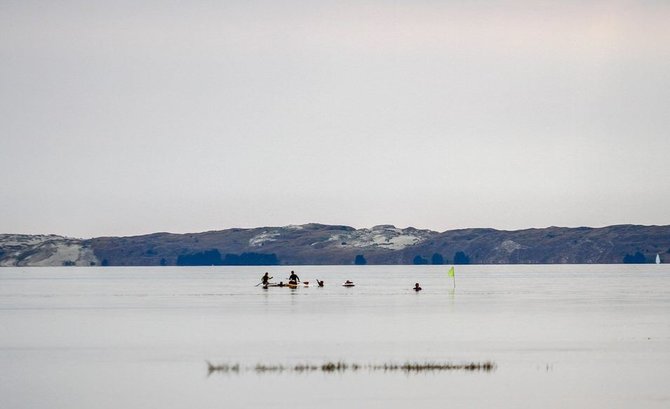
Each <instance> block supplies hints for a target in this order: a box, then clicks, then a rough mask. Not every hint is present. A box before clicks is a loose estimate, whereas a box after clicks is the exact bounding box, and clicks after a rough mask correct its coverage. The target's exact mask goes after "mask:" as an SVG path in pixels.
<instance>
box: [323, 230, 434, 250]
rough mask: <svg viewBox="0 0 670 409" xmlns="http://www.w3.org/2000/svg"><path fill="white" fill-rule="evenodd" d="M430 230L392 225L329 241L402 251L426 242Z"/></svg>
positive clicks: (341, 236)
mask: <svg viewBox="0 0 670 409" xmlns="http://www.w3.org/2000/svg"><path fill="white" fill-rule="evenodd" d="M430 233H431V232H430V231H428V230H416V229H399V228H396V227H395V226H392V225H382V226H375V227H373V228H372V229H359V230H355V231H352V232H347V233H341V234H336V235H333V236H331V237H330V238H329V239H328V240H329V241H338V242H340V245H341V246H343V247H378V248H386V249H389V250H402V249H404V248H406V247H409V246H413V245H415V244H418V243H421V242H422V241H424V240H426V238H427V237H428V236H429V235H430Z"/></svg>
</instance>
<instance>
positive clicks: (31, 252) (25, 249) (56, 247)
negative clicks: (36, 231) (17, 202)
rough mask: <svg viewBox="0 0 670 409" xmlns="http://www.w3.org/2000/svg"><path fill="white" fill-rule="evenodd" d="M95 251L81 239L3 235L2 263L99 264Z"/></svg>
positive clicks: (0, 239) (16, 264) (36, 264)
mask: <svg viewBox="0 0 670 409" xmlns="http://www.w3.org/2000/svg"><path fill="white" fill-rule="evenodd" d="M98 264H99V261H98V259H97V258H96V256H95V254H94V253H93V250H92V249H90V248H89V247H86V246H84V244H83V242H82V241H81V240H78V239H71V238H67V237H62V236H55V235H35V236H28V235H21V234H3V235H0V266H64V265H67V266H90V265H98Z"/></svg>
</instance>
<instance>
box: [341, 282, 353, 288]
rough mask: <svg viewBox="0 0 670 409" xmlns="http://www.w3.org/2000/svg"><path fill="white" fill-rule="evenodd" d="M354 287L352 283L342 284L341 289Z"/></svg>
mask: <svg viewBox="0 0 670 409" xmlns="http://www.w3.org/2000/svg"><path fill="white" fill-rule="evenodd" d="M354 285H355V284H354V283H344V284H342V287H353V286H354Z"/></svg>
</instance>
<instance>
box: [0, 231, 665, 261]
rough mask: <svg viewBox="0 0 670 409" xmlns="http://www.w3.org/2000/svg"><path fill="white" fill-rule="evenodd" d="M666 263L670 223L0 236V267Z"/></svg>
mask: <svg viewBox="0 0 670 409" xmlns="http://www.w3.org/2000/svg"><path fill="white" fill-rule="evenodd" d="M657 253H658V254H660V255H661V259H662V260H663V261H665V260H666V259H667V260H669V261H670V226H637V225H617V226H609V227H602V228H589V227H578V228H565V227H548V228H542V229H526V230H515V231H504V230H494V229H461V230H449V231H445V232H442V233H440V232H436V231H431V230H420V229H415V228H412V227H409V228H405V229H400V228H396V227H394V226H392V225H381V226H375V227H373V228H371V229H355V228H353V227H348V226H332V225H323V224H305V225H299V226H285V227H260V228H253V229H228V230H220V231H209V232H203V233H188V234H172V233H154V234H148V235H142V236H132V237H98V238H94V239H90V240H80V239H74V238H67V237H62V236H55V235H48V236H47V235H32V236H31V235H16V234H2V235H0V265H1V266H60V265H77V266H81V265H86V266H89V265H100V266H107V265H109V266H159V265H166V266H168V265H273V264H284V265H286V264H292V265H318V264H366V263H367V264H468V263H470V264H538V263H543V264H560V263H580V264H588V263H603V264H608V263H623V262H636V263H642V262H653V260H654V259H655V257H656V254H657Z"/></svg>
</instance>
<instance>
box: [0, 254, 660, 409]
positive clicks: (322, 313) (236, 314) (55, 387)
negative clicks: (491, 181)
mask: <svg viewBox="0 0 670 409" xmlns="http://www.w3.org/2000/svg"><path fill="white" fill-rule="evenodd" d="M291 270H295V271H296V273H297V274H298V275H299V276H300V278H301V280H303V281H309V282H310V286H309V287H303V288H297V289H289V288H270V289H267V290H265V289H263V288H262V287H261V286H256V284H258V283H259V281H260V277H261V275H262V274H263V273H264V272H265V271H268V272H270V275H272V276H274V279H273V280H272V281H280V280H282V281H287V277H288V275H289V274H290V271H291ZM316 279H320V280H324V281H325V286H324V287H322V288H319V287H317V286H315V285H314V284H316ZM347 279H349V280H352V281H354V282H355V284H356V286H355V287H352V288H345V287H343V286H342V285H341V284H342V282H344V281H345V280H347ZM416 282H418V283H420V285H421V286H422V287H423V291H421V292H419V293H416V292H414V291H413V290H412V287H413V286H414V284H415V283H416ZM454 284H455V288H454ZM207 361H209V362H211V363H212V364H215V365H219V364H229V365H234V364H237V365H240V368H241V369H240V371H239V372H213V373H209V372H208V366H207ZM338 361H343V362H347V363H350V364H353V363H357V364H361V365H367V364H384V363H397V364H402V363H405V362H418V363H423V362H437V363H443V362H449V363H456V364H458V363H467V362H485V361H491V362H493V363H495V365H496V367H495V370H493V371H428V372H419V373H406V372H402V371H387V372H385V371H369V370H359V371H343V372H334V373H326V372H321V371H313V372H304V373H299V372H294V371H283V372H257V371H255V370H254V367H255V366H256V365H257V364H261V365H284V366H286V367H290V366H292V365H296V364H300V363H310V364H315V365H321V364H322V363H325V362H338ZM669 379H670V267H668V266H667V265H658V266H657V265H552V266H548V265H524V266H520V265H505V266H479V265H470V266H456V276H455V283H454V280H453V279H452V278H451V277H449V276H448V275H447V266H309V267H306V266H295V267H287V266H272V267H191V268H172V267H162V268H135V267H126V268H112V267H107V268H75V267H67V268H2V269H0V407H2V408H17V409H19V408H68V409H72V408H186V407H197V408H221V407H225V408H237V407H239V408H285V407H290V408H342V407H347V408H406V407H408V406H410V405H418V406H419V407H423V408H444V407H451V408H454V407H456V408H472V407H487V408H524V407H527V408H537V407H543V408H565V407H571V408H631V407H635V408H667V407H670V383H669V381H668V380H669Z"/></svg>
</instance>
